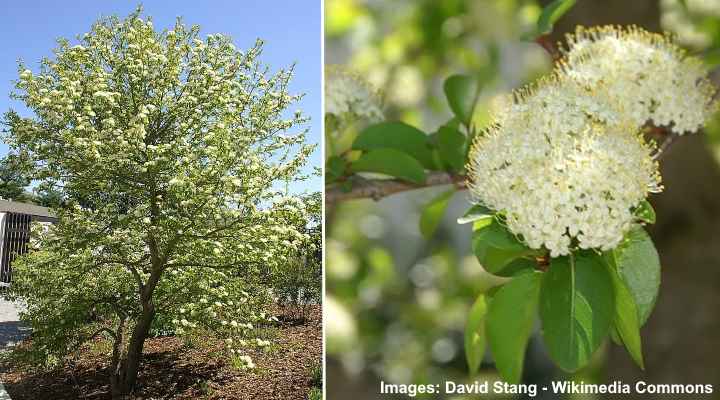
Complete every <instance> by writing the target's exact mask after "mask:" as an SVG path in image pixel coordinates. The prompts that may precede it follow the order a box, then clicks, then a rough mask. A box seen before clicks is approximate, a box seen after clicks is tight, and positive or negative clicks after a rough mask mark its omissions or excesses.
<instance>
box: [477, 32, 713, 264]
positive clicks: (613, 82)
mask: <svg viewBox="0 0 720 400" xmlns="http://www.w3.org/2000/svg"><path fill="white" fill-rule="evenodd" d="M568 44H569V48H568V49H566V50H564V51H563V58H562V59H561V60H559V62H558V63H557V68H556V70H555V71H554V72H553V75H552V76H551V77H549V78H544V79H541V80H540V81H539V82H538V83H537V84H535V85H534V86H532V87H529V88H525V89H523V90H521V91H518V92H516V93H515V94H514V95H513V96H512V97H510V98H508V100H507V101H505V102H504V103H503V102H501V103H502V104H503V105H502V106H500V107H499V110H497V112H496V115H495V116H494V123H493V125H491V127H490V128H489V129H487V131H486V132H485V133H484V134H482V135H479V136H478V138H477V139H476V140H475V143H474V145H473V150H472V152H471V154H470V157H469V161H468V171H469V176H470V182H469V186H470V189H471V194H472V197H473V199H474V201H475V202H477V203H480V204H482V205H484V206H486V207H488V208H490V209H492V210H494V211H497V212H499V213H500V214H501V215H502V218H503V220H504V221H505V222H506V224H507V227H508V229H509V230H510V231H511V232H513V233H514V234H516V235H518V236H519V237H520V238H522V239H523V240H524V242H525V243H526V244H527V245H528V246H529V247H531V248H533V249H540V248H542V247H544V248H546V249H547V250H549V251H550V255H551V256H552V257H557V256H559V255H565V254H568V253H570V252H571V251H572V250H573V249H575V248H581V249H600V250H609V249H612V248H614V247H616V246H617V245H618V244H619V243H620V241H621V240H622V238H623V237H624V235H625V234H626V233H627V232H628V230H629V229H630V228H631V226H632V224H633V222H634V221H635V217H634V215H633V211H634V209H635V208H636V207H637V206H638V205H639V204H640V202H641V201H642V200H644V199H645V198H646V197H647V196H648V194H649V193H653V192H659V191H661V190H662V186H661V184H660V181H661V178H660V174H659V171H658V164H657V162H656V161H655V159H654V158H655V157H654V156H655V152H656V149H655V146H654V145H653V144H651V143H650V142H648V141H646V140H645V138H644V137H643V135H642V133H641V132H642V129H643V128H644V127H645V126H646V125H647V124H653V125H654V126H656V127H662V128H664V129H666V131H668V132H669V133H672V134H677V135H681V134H683V133H685V132H692V131H695V130H697V129H698V128H700V127H701V126H702V125H703V124H704V123H705V122H706V120H707V119H708V118H709V116H710V115H711V113H712V110H713V109H714V107H715V104H713V103H712V95H713V90H712V88H711V85H710V83H709V81H708V80H707V79H706V78H705V76H706V72H705V70H704V69H703V68H702V67H701V64H700V62H699V61H697V60H695V59H693V58H690V57H686V56H685V55H684V53H683V52H682V51H681V50H680V49H679V48H678V47H676V46H675V45H674V44H673V43H672V42H671V41H670V40H669V39H668V38H667V37H665V36H662V35H655V34H650V33H647V32H645V31H642V30H640V29H639V28H634V27H631V28H615V27H602V28H598V29H589V30H586V29H582V28H579V29H578V30H577V32H576V34H575V35H572V36H569V37H568Z"/></svg>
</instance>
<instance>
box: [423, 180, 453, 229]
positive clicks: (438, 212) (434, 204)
mask: <svg viewBox="0 0 720 400" xmlns="http://www.w3.org/2000/svg"><path fill="white" fill-rule="evenodd" d="M455 191H456V190H455V189H454V188H453V189H450V190H448V191H446V192H443V193H441V194H440V195H439V196H437V197H436V198H434V199H432V200H431V201H430V203H428V204H427V205H426V206H425V207H424V208H423V211H422V214H420V232H421V233H422V234H423V236H424V237H425V238H429V237H430V236H432V235H433V233H435V230H436V229H437V227H438V225H440V221H442V217H443V215H445V210H446V209H447V206H448V204H449V203H450V199H452V196H453V194H455Z"/></svg>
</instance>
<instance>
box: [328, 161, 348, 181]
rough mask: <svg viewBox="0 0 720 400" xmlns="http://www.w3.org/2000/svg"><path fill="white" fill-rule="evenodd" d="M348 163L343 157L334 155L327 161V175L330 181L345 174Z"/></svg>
mask: <svg viewBox="0 0 720 400" xmlns="http://www.w3.org/2000/svg"><path fill="white" fill-rule="evenodd" d="M346 166H347V164H346V162H345V160H344V159H343V158H342V157H338V156H332V157H330V158H328V160H327V163H325V176H326V177H327V180H328V182H334V181H336V180H338V179H340V178H342V176H343V175H345V168H346Z"/></svg>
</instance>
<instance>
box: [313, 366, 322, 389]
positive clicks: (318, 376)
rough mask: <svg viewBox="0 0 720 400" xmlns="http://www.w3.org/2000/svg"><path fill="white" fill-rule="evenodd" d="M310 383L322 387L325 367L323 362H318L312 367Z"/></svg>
mask: <svg viewBox="0 0 720 400" xmlns="http://www.w3.org/2000/svg"><path fill="white" fill-rule="evenodd" d="M310 383H311V384H312V385H313V386H316V387H319V388H321V387H322V384H323V368H322V364H321V363H317V364H315V365H313V366H312V368H311V369H310Z"/></svg>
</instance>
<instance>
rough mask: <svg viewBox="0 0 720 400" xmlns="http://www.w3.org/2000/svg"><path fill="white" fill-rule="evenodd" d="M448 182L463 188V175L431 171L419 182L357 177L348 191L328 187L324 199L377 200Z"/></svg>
mask: <svg viewBox="0 0 720 400" xmlns="http://www.w3.org/2000/svg"><path fill="white" fill-rule="evenodd" d="M450 184H454V185H455V186H456V187H457V188H458V189H465V188H466V184H465V176H464V175H453V174H449V173H447V172H431V173H429V174H428V176H427V179H426V180H425V183H421V184H417V183H409V182H405V181H401V180H399V179H387V180H379V179H358V180H356V181H354V182H353V186H352V188H351V189H350V190H349V191H343V190H342V189H341V188H340V187H338V186H337V185H333V186H330V187H328V189H327V191H326V192H325V201H326V204H327V205H328V206H332V205H334V204H335V203H337V202H340V201H346V200H353V199H363V198H370V199H373V200H375V201H377V200H380V199H382V198H383V197H387V196H390V195H391V194H395V193H400V192H406V191H408V190H415V189H421V188H426V187H431V186H441V185H450Z"/></svg>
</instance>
